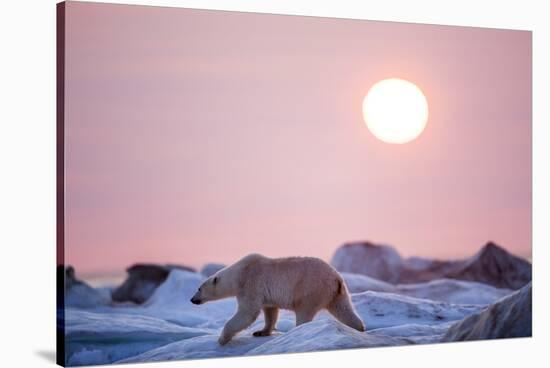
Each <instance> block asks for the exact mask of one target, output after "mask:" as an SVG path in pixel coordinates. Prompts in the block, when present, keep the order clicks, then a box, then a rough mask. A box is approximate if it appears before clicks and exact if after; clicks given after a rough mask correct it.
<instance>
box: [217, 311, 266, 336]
mask: <svg viewBox="0 0 550 368" xmlns="http://www.w3.org/2000/svg"><path fill="white" fill-rule="evenodd" d="M260 309H261V308H259V307H258V308H251V307H245V306H242V305H240V304H239V309H238V310H237V313H235V315H234V316H233V317H231V319H230V320H229V321H227V323H226V324H225V326H224V327H223V331H222V334H221V336H220V338H219V339H218V342H219V343H220V345H225V344H227V343H228V342H229V340H231V339H232V338H233V336H235V335H236V334H237V333H238V332H239V331H242V330H244V329H245V328H247V327H248V326H250V325H251V324H252V323H253V322H254V321H255V320H256V318H258V316H259V315H260Z"/></svg>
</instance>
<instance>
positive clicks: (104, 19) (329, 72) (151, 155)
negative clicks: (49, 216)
mask: <svg viewBox="0 0 550 368" xmlns="http://www.w3.org/2000/svg"><path fill="white" fill-rule="evenodd" d="M66 20H67V24H66V26H67V38H66V42H67V43H66V52H67V54H66V66H67V69H66V105H65V111H66V115H65V117H66V123H65V124H66V243H65V244H66V250H65V252H66V262H67V263H69V264H73V265H74V266H75V267H76V269H77V272H80V273H93V272H108V271H117V270H118V271H121V270H122V269H124V268H125V267H126V266H127V265H129V264H131V263H133V262H161V263H164V262H170V263H182V264H187V265H191V266H195V267H200V266H201V265H202V264H204V263H205V262H210V261H213V262H223V263H230V262H233V261H234V260H236V259H238V258H240V257H241V256H243V255H245V254H247V253H250V252H260V253H263V254H265V255H268V256H288V255H311V256H318V257H321V258H323V259H325V260H329V259H330V257H331V256H332V254H333V253H334V251H335V250H336V248H337V247H338V246H340V245H341V244H342V243H344V242H347V241H352V240H363V239H364V240H371V241H374V242H381V243H385V244H391V245H393V246H395V247H396V248H397V249H398V251H399V252H400V253H401V254H402V255H405V256H409V255H419V256H427V257H437V258H460V257H465V256H469V255H471V254H473V253H474V252H476V251H477V250H478V249H479V247H481V246H482V245H483V244H484V243H485V242H486V241H488V240H493V241H495V242H497V243H498V244H501V245H502V246H504V247H505V248H507V249H508V250H510V251H512V252H514V253H516V254H518V255H520V256H524V257H530V256H531V33H530V32H526V31H510V30H496V29H481V28H466V27H445V26H433V25H416V24H405V23H390V22H374V21H356V20H342V19H329V18H314V17H297V16H279V15H266V14H252V13H237V12H221V11H220V12H218V11H202V10H189V9H177V8H163V7H144V6H125V5H106V4H91V3H78V2H75V3H72V2H69V3H68V6H67V12H66ZM390 77H400V78H404V79H407V80H409V81H411V82H413V83H415V84H416V85H418V86H419V87H420V88H421V89H422V90H423V92H424V93H425V95H426V97H427V99H428V103H429V108H430V117H429V121H428V125H427V128H426V130H425V131H424V133H423V134H422V135H421V136H420V137H419V138H418V139H417V140H415V141H413V142H411V143H407V144H404V145H392V144H387V143H384V142H381V141H379V140H377V139H376V138H375V137H374V136H373V135H372V134H371V133H370V132H369V131H368V129H367V127H366V125H365V123H364V121H363V117H362V111H361V103H362V100H363V97H364V96H365V94H366V92H367V91H368V89H369V88H370V86H371V85H372V84H374V83H375V82H377V81H379V80H381V79H385V78H390ZM396 108H399V107H398V106H396Z"/></svg>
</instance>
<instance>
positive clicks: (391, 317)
mask: <svg viewBox="0 0 550 368" xmlns="http://www.w3.org/2000/svg"><path fill="white" fill-rule="evenodd" d="M390 258H391V257H390ZM412 263H415V264H416V263H418V264H416V266H417V267H418V268H422V267H423V266H424V264H425V263H426V262H425V261H424V260H417V261H415V262H412ZM380 271H381V270H380ZM342 276H343V277H344V279H345V282H346V285H347V287H348V289H349V290H350V292H351V293H352V294H351V296H352V301H353V304H354V307H355V309H356V311H357V313H358V314H359V315H360V317H361V319H362V320H363V321H364V323H365V325H366V328H367V331H366V332H359V331H356V330H354V329H352V328H349V327H347V326H345V325H343V324H341V323H340V322H338V321H336V320H335V319H334V317H332V316H331V315H330V314H329V313H328V312H326V311H322V312H320V313H319V314H318V315H317V316H316V317H315V319H314V320H313V321H312V322H309V323H306V324H303V325H301V326H298V327H295V314H294V313H293V312H291V311H285V310H282V311H280V314H279V320H278V322H277V325H276V330H275V331H274V333H273V335H272V336H267V337H253V336H252V333H253V332H254V331H256V330H260V329H262V327H263V324H264V321H263V316H262V315H260V317H259V318H258V319H257V320H256V321H255V322H254V323H253V324H252V325H251V326H250V327H249V328H247V329H246V330H244V331H241V332H240V333H239V334H237V335H236V336H235V337H234V338H233V339H232V340H231V341H230V342H229V343H228V344H227V345H224V346H220V345H219V343H218V338H219V335H220V332H221V330H222V328H223V326H224V324H225V323H226V322H227V320H229V318H231V316H232V315H233V314H234V313H235V311H236V309H237V304H236V300H235V298H230V299H226V300H221V301H216V302H209V303H206V304H202V305H194V304H192V303H191V302H190V298H191V297H192V295H193V294H194V293H195V292H196V290H197V289H198V287H199V286H200V284H201V283H202V282H203V281H204V280H205V276H204V275H202V274H200V273H196V272H189V271H186V270H182V269H173V270H171V271H170V273H169V275H168V277H167V279H166V280H165V281H164V282H163V283H162V284H160V286H158V287H157V288H156V289H155V290H154V291H153V293H152V294H151V296H150V297H149V298H148V300H147V301H146V302H145V303H143V304H141V305H137V304H133V303H113V302H111V301H106V299H105V298H106V297H107V296H108V289H94V288H91V287H88V288H86V289H85V290H84V289H83V290H82V291H83V293H82V295H81V296H79V298H80V299H79V303H72V304H71V305H72V307H68V308H67V309H66V310H65V323H66V337H67V340H66V341H67V345H66V347H67V365H72V366H76V365H89V364H106V363H130V362H148V361H164V360H179V359H191V358H192V359H198V358H209V357H225V356H241V355H256V354H277V353H288V352H306V351H319V350H332V349H351V348H361V347H375V346H395V345H404V344H426V343H435V342H439V341H442V339H443V340H445V339H444V337H445V336H450V337H448V339H447V340H445V341H452V340H453V339H463V338H476V336H478V338H483V337H486V336H493V335H491V334H490V333H489V332H490V331H489V329H488V327H487V326H489V325H490V323H493V322H492V321H494V323H495V324H496V326H497V327H498V328H497V330H498V331H500V332H502V335H506V334H509V335H510V334H512V335H513V334H518V332H517V331H520V333H523V334H525V331H526V330H527V326H528V325H529V327H530V319H529V323H527V322H526V321H527V317H530V310H529V311H527V312H525V311H524V310H526V309H527V304H528V303H527V302H528V301H530V295H531V294H530V293H529V294H527V292H524V291H522V292H521V293H519V294H518V293H516V294H510V293H512V292H513V291H512V290H509V289H498V288H495V287H493V286H491V285H488V284H482V283H479V282H474V281H461V280H456V279H435V280H431V281H428V282H419V283H411V284H390V283H387V282H384V281H381V280H378V279H376V278H374V277H372V276H367V275H359V274H352V273H342ZM73 288H74V287H73ZM78 290H79V289H74V290H73V291H75V293H74V294H73V295H79V294H77V293H78V292H79V291H78ZM508 295H509V296H508ZM518 295H520V296H518ZM90 296H91V297H90ZM97 296H101V298H100V299H98V300H99V301H100V302H97V301H96V299H95V298H96V297H97ZM73 301H74V300H73ZM490 303H494V304H490ZM488 304H490V306H489V307H487V305H488ZM518 306H519V307H518ZM518 310H519V311H520V312H525V313H529V316H523V317H521V315H519V316H517V315H516V314H517V313H516V314H514V313H515V312H514V311H516V312H517V311H518ZM488 311H493V312H494V313H492V312H488ZM497 312H498V313H497ZM491 313H492V314H491ZM495 313H497V314H498V315H500V316H505V317H506V316H507V318H508V320H509V321H515V320H518V321H520V322H521V326H519V327H518V326H513V328H512V329H508V330H506V331H504V329H505V327H506V328H508V327H510V323H512V322H510V323H508V322H499V321H500V319H498V321H495V319H497V318H496V317H495V316H496V314H495ZM520 314H521V313H520ZM499 318H500V317H499ZM476 326H477V327H476ZM480 326H481V327H480ZM499 326H500V327H499ZM472 329H475V330H476V331H478V332H480V333H479V335H475V336H474V335H471V334H470V331H471V330H472ZM487 331H489V332H487ZM510 331H511V332H510ZM514 331H515V332H514ZM529 331H530V330H529ZM465 336H466V337H465Z"/></svg>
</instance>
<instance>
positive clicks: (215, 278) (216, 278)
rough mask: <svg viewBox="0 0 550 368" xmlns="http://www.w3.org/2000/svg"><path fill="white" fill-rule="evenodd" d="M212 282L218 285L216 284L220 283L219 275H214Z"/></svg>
mask: <svg viewBox="0 0 550 368" xmlns="http://www.w3.org/2000/svg"><path fill="white" fill-rule="evenodd" d="M212 283H213V284H214V285H216V284H217V283H218V276H216V277H214V280H213V281H212Z"/></svg>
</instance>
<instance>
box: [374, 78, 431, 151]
mask: <svg viewBox="0 0 550 368" xmlns="http://www.w3.org/2000/svg"><path fill="white" fill-rule="evenodd" d="M363 118H364V120H365V123H366V124H367V127H368V128H369V130H370V131H371V132H372V134H374V136H375V137H376V138H378V139H380V140H381V141H384V142H386V143H396V144H402V143H407V142H410V141H412V140H414V139H416V138H417V137H418V136H419V135H420V134H421V133H422V132H423V131H424V128H425V127H426V123H427V122H428V101H427V100H426V96H424V93H422V91H421V90H420V88H418V87H417V86H416V85H415V84H413V83H411V82H409V81H406V80H404V79H398V78H391V79H384V80H382V81H380V82H378V83H376V84H374V85H373V86H372V87H371V88H370V90H369V91H368V93H367V95H366V96H365V98H364V100H363Z"/></svg>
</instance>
